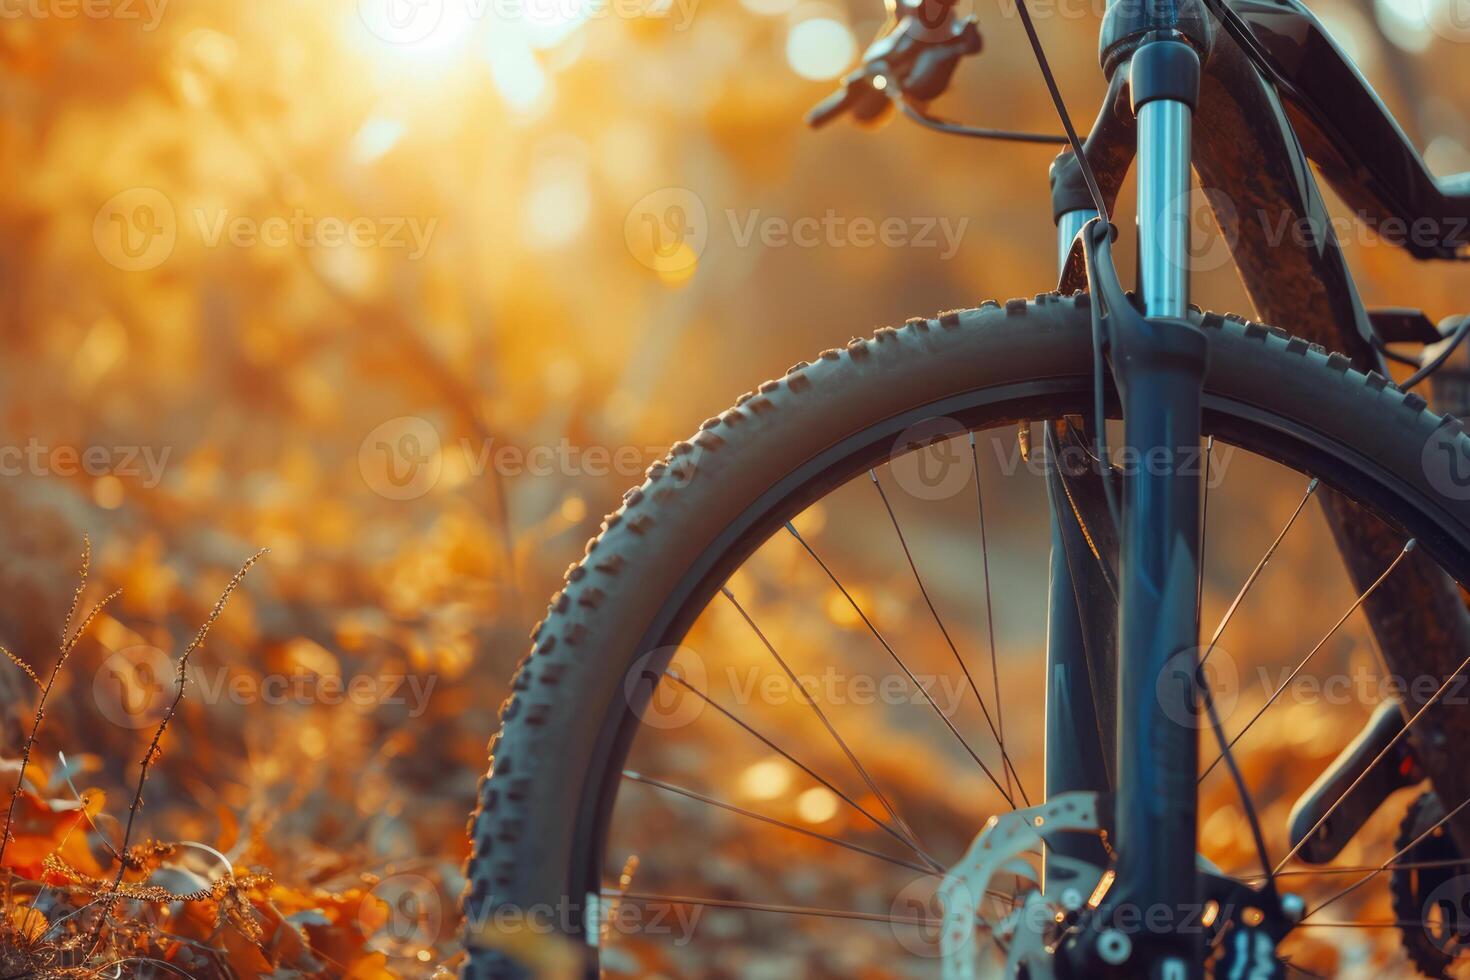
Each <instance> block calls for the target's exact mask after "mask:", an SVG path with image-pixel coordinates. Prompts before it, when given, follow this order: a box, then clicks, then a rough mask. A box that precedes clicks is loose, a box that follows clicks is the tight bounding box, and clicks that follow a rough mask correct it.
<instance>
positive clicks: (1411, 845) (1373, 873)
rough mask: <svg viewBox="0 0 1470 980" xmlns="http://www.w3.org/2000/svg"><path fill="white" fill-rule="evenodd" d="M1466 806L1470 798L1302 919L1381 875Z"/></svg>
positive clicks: (1468, 804)
mask: <svg viewBox="0 0 1470 980" xmlns="http://www.w3.org/2000/svg"><path fill="white" fill-rule="evenodd" d="M1467 806H1470V799H1467V800H1465V801H1464V802H1462V803H1461V804H1460V805H1459V806H1457V807H1455V808H1454V809H1453V810H1451V811H1450V812H1449V813H1446V814H1445V815H1444V816H1442V817H1440V818H1439V819H1438V820H1436V821H1435V822H1434V825H1433V826H1431V827H1430V828H1429V829H1428V830H1425V831H1424V833H1422V834H1420V835H1419V836H1418V837H1415V838H1414V839H1413V840H1411V841H1409V843H1407V844H1405V845H1404V846H1403V847H1401V848H1399V850H1398V852H1397V853H1395V854H1394V856H1393V857H1391V858H1389V859H1388V860H1387V861H1384V862H1383V863H1382V864H1380V865H1379V866H1378V867H1376V868H1374V869H1373V870H1372V871H1370V872H1368V873H1367V874H1365V875H1364V876H1363V877H1361V878H1359V879H1358V880H1357V881H1355V882H1353V883H1352V884H1351V885H1348V886H1347V887H1346V888H1344V889H1343V890H1342V891H1340V892H1338V893H1337V894H1335V895H1333V896H1332V897H1331V898H1329V899H1327V900H1326V901H1325V902H1322V903H1320V904H1318V905H1317V906H1316V907H1315V908H1313V909H1312V910H1311V911H1310V912H1308V913H1307V914H1306V915H1304V916H1302V919H1303V921H1305V920H1307V919H1310V918H1311V917H1312V916H1314V915H1316V914H1317V913H1318V912H1320V911H1322V910H1323V909H1325V908H1326V907H1327V906H1329V905H1331V904H1332V903H1333V902H1336V901H1337V900H1338V899H1341V898H1345V897H1347V896H1348V895H1351V894H1352V893H1353V892H1355V891H1357V890H1358V889H1359V888H1361V887H1363V886H1364V885H1366V884H1367V883H1368V882H1370V881H1372V880H1373V879H1374V878H1376V877H1378V876H1379V875H1381V874H1382V873H1383V872H1384V871H1386V870H1387V869H1388V868H1389V866H1390V865H1392V864H1393V863H1394V862H1395V861H1397V860H1398V859H1399V858H1401V857H1403V856H1404V855H1405V854H1407V853H1409V851H1411V850H1413V849H1414V848H1415V847H1416V846H1418V844H1419V843H1420V842H1421V841H1423V840H1424V839H1425V838H1426V837H1428V836H1429V835H1430V834H1432V833H1434V832H1435V831H1436V830H1438V829H1439V828H1441V827H1443V826H1444V825H1445V824H1447V823H1449V822H1450V820H1451V819H1453V818H1454V817H1455V815H1456V814H1458V813H1459V812H1460V811H1461V810H1463V809H1465V807H1467ZM1462 863H1463V862H1462Z"/></svg>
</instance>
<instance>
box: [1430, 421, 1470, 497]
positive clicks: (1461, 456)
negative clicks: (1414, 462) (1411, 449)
mask: <svg viewBox="0 0 1470 980" xmlns="http://www.w3.org/2000/svg"><path fill="white" fill-rule="evenodd" d="M1419 461H1420V463H1421V465H1423V467H1424V475H1425V476H1426V477H1428V478H1429V485H1430V486H1432V487H1434V489H1436V490H1438V491H1439V492H1440V493H1442V494H1444V495H1445V496H1446V497H1449V498H1450V499H1451V500H1470V438H1467V437H1465V436H1464V435H1461V434H1460V433H1459V432H1457V431H1456V430H1455V429H1454V428H1452V427H1450V426H1445V425H1442V426H1440V427H1439V428H1437V429H1435V430H1434V433H1433V434H1432V435H1430V437H1429V439H1428V440H1427V441H1426V442H1425V443H1424V452H1423V453H1422V454H1421V455H1420V457H1419Z"/></svg>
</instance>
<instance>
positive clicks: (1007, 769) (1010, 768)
mask: <svg viewBox="0 0 1470 980" xmlns="http://www.w3.org/2000/svg"><path fill="white" fill-rule="evenodd" d="M868 476H870V477H872V479H873V487H874V489H876V490H877V491H878V498H879V499H880V500H882V501H883V509H884V510H886V511H888V520H889V523H891V524H892V525H893V531H894V533H895V534H897V535H898V543H899V546H900V547H901V548H903V557H904V559H905V560H907V561H908V565H909V571H911V572H913V573H914V582H915V584H917V585H918V586H919V595H921V596H923V597H924V605H926V606H928V607H929V614H930V615H931V616H932V617H933V618H934V625H936V626H938V627H939V632H940V633H942V634H943V635H944V642H945V644H946V645H947V646H948V647H949V652H950V653H951V654H953V655H954V660H955V663H957V664H959V666H960V670H961V671H962V672H963V673H964V675H965V680H966V681H968V682H969V685H970V690H971V691H972V692H974V694H975V700H977V701H979V702H980V712H981V713H982V714H983V715H985V724H986V725H988V726H990V734H991V735H992V736H994V738H995V742H996V744H997V745H999V746H1000V757H1001V762H1002V763H1003V765H1004V769H1003V773H1004V775H1005V780H1006V793H1007V794H1010V793H1011V792H1012V789H1011V776H1012V775H1013V774H1014V775H1015V777H1016V784H1017V785H1018V786H1019V787H1020V790H1021V799H1023V800H1025V802H1026V805H1027V806H1030V805H1031V798H1030V797H1029V796H1027V795H1026V787H1025V785H1023V784H1022V783H1021V776H1020V773H1017V772H1016V766H1015V763H1013V762H1012V761H1011V756H1010V753H1008V752H1007V751H1006V743H1005V736H1003V735H1002V734H1001V733H1000V732H999V731H997V730H996V727H995V722H994V721H993V720H992V719H991V715H990V709H989V708H988V707H986V705H985V698H984V696H982V695H981V693H980V688H978V687H976V686H975V678H974V677H973V676H972V675H971V674H970V668H969V667H968V666H966V664H965V660H964V658H963V657H961V656H960V651H959V649H958V648H957V647H956V646H955V643H954V640H953V638H951V637H950V635H949V630H948V629H947V628H946V627H945V625H944V620H943V618H941V617H940V615H939V610H938V609H936V608H935V606H934V601H933V600H932V599H930V598H929V590H928V589H926V588H925V587H924V579H923V577H922V576H921V575H920V574H919V566H918V565H916V564H915V563H914V556H913V553H912V552H911V551H909V543H908V540H907V539H906V538H905V537H904V535H903V528H902V527H900V526H899V523H898V515H897V514H895V513H894V512H893V505H892V504H890V503H889V502H888V494H886V493H884V491H883V484H881V483H879V482H878V473H877V471H875V470H868ZM996 710H997V711H998V710H999V705H998V704H997V708H996Z"/></svg>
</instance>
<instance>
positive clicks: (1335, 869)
mask: <svg viewBox="0 0 1470 980" xmlns="http://www.w3.org/2000/svg"><path fill="white" fill-rule="evenodd" d="M1460 866H1467V867H1470V859H1467V858H1440V859H1438V860H1435V861H1400V862H1399V863H1397V864H1389V865H1388V866H1387V867H1384V866H1381V865H1372V864H1346V865H1332V866H1330V867H1326V868H1297V869H1294V870H1292V871H1279V872H1277V874H1276V877H1278V878H1304V877H1316V876H1318V875H1346V874H1362V873H1363V872H1365V871H1380V870H1381V871H1427V870H1430V869H1433V868H1456V867H1460ZM1231 877H1232V878H1239V879H1241V880H1242V881H1254V880H1256V879H1258V878H1264V877H1266V876H1265V875H1264V874H1261V873H1258V872H1254V871H1253V872H1250V873H1248V874H1246V873H1242V874H1238V875H1231Z"/></svg>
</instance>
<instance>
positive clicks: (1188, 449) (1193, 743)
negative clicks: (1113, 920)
mask: <svg viewBox="0 0 1470 980" xmlns="http://www.w3.org/2000/svg"><path fill="white" fill-rule="evenodd" d="M1199 65H1200V62H1199V56H1198V55H1197V54H1196V53H1195V50H1194V49H1193V48H1192V47H1190V46H1189V45H1188V44H1185V43H1183V42H1182V41H1179V40H1173V39H1169V40H1148V41H1146V42H1145V43H1143V44H1141V45H1140V46H1139V47H1138V49H1137V50H1136V51H1135V52H1134V54H1133V57H1132V62H1131V65H1130V80H1131V92H1132V99H1133V108H1134V112H1135V113H1136V115H1137V118H1138V200H1139V228H1138V233H1139V275H1140V280H1141V281H1140V293H1141V295H1142V298H1143V304H1144V311H1143V312H1144V314H1145V316H1146V317H1147V319H1145V318H1144V317H1140V316H1138V315H1137V314H1136V312H1135V311H1134V310H1133V309H1132V308H1131V307H1130V306H1129V305H1128V304H1127V301H1126V298H1125V297H1123V296H1121V295H1120V294H1121V290H1120V289H1119V287H1118V284H1117V278H1116V276H1115V275H1106V273H1107V272H1108V271H1109V270H1107V269H1097V270H1095V275H1094V289H1095V291H1096V292H1099V293H1102V294H1103V295H1101V296H1099V297H1098V299H1100V300H1101V301H1102V302H1103V304H1104V306H1105V307H1106V312H1107V317H1108V343H1109V347H1110V351H1111V359H1112V369H1113V378H1114V381H1115V382H1116V384H1117V387H1118V393H1119V397H1120V399H1121V401H1122V406H1123V439H1124V448H1125V453H1126V455H1125V457H1124V470H1125V473H1124V486H1125V491H1124V494H1123V506H1122V529H1121V534H1120V539H1119V549H1120V550H1119V555H1120V561H1119V622H1118V640H1119V644H1118V646H1119V654H1118V655H1119V663H1118V755H1117V772H1118V791H1117V796H1116V808H1115V812H1114V830H1115V841H1116V848H1117V855H1118V864H1117V873H1118V877H1117V885H1116V886H1115V891H1116V895H1115V896H1111V897H1110V898H1109V903H1108V904H1109V905H1119V904H1126V905H1127V906H1130V907H1132V908H1137V909H1138V910H1140V911H1142V912H1143V913H1144V916H1145V921H1147V916H1148V915H1150V914H1153V915H1155V916H1158V918H1157V919H1155V921H1162V922H1167V923H1170V925H1169V927H1168V928H1166V929H1163V930H1158V933H1157V934H1154V933H1153V932H1152V931H1150V930H1147V929H1146V930H1145V932H1146V934H1145V935H1142V936H1140V937H1139V939H1140V941H1139V942H1137V943H1135V946H1136V947H1138V948H1140V951H1141V952H1146V954H1147V959H1146V961H1145V963H1144V964H1139V965H1140V966H1144V967H1145V968H1146V970H1147V975H1148V976H1151V977H1158V978H1170V980H1176V978H1177V980H1184V978H1186V977H1194V976H1197V975H1199V974H1200V972H1201V953H1202V946H1201V943H1200V937H1199V935H1198V933H1197V931H1195V930H1196V929H1197V923H1198V915H1199V876H1198V871H1197V853H1198V845H1197V826H1198V820H1197V810H1198V797H1197V792H1196V781H1197V776H1198V771H1199V729H1200V725H1199V723H1198V718H1199V714H1198V710H1199V709H1198V706H1197V693H1198V692H1197V688H1196V676H1197V672H1198V666H1199V665H1198V659H1199V647H1198V644H1199V619H1198V608H1199V607H1198V581H1199V561H1200V555H1199V522H1200V477H1201V468H1200V467H1199V466H1198V461H1199V444H1200V411H1201V409H1200V404H1201V394H1202V390H1203V387H1204V372H1205V357H1206V344H1205V339H1204V335H1203V334H1202V333H1201V332H1200V330H1199V329H1198V328H1197V327H1195V326H1194V325H1192V324H1191V323H1189V322H1188V321H1187V320H1186V319H1184V316H1185V314H1186V312H1187V309H1188V303H1189V195H1190V178H1189V175H1190V129H1191V123H1192V117H1193V112H1194V107H1195V105H1196V104H1197V100H1198V94H1199ZM1100 251H1101V252H1102V254H1106V252H1107V248H1106V244H1105V243H1104V244H1103V245H1102V248H1101V250H1100ZM1095 264H1097V265H1101V264H1102V263H1095ZM1109 264H1110V263H1109ZM1109 293H1112V294H1113V295H1111V296H1109V295H1107V294H1109ZM1130 911H1131V909H1130Z"/></svg>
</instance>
